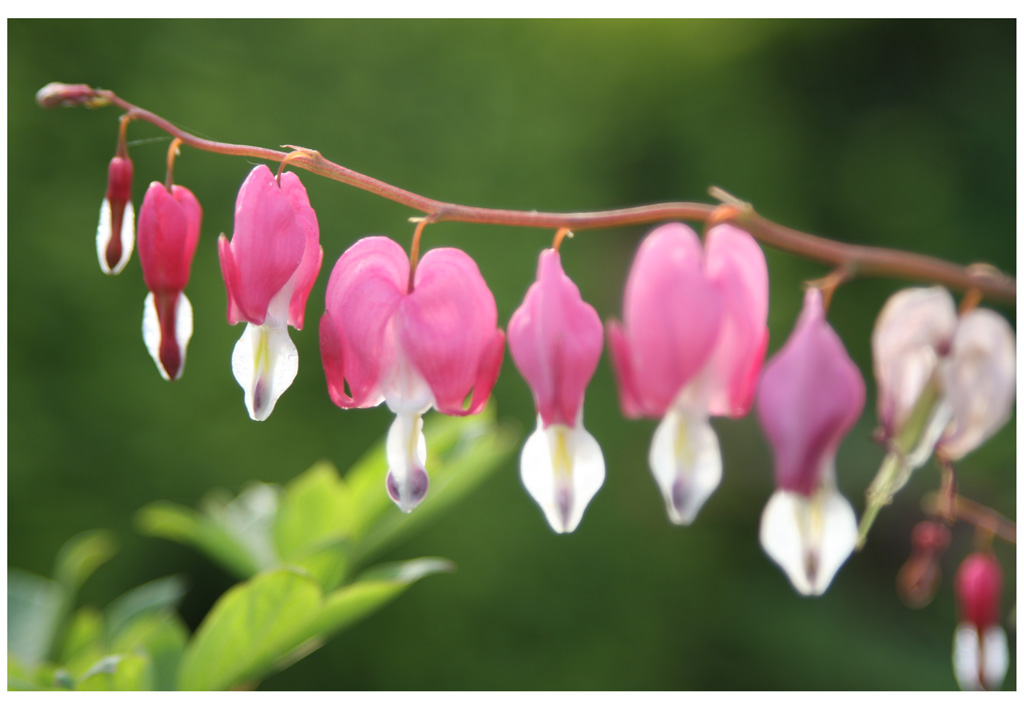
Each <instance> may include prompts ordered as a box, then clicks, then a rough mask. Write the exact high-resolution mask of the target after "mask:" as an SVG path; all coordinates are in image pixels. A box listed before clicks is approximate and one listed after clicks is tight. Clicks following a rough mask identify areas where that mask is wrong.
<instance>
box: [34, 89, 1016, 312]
mask: <svg viewBox="0 0 1024 710" xmlns="http://www.w3.org/2000/svg"><path fill="white" fill-rule="evenodd" d="M37 100H38V101H39V103H40V104H41V105H42V106H44V107H52V106H59V105H89V106H102V105H114V106H118V107H119V108H121V109H124V110H125V111H128V112H129V114H130V115H131V117H132V118H133V119H137V120H142V121H147V122H148V123H151V124H153V125H154V126H156V127H157V128H160V129H161V130H163V131H165V132H167V133H169V134H170V135H172V136H175V137H177V138H180V139H181V141H182V142H183V143H185V144H186V145H190V146H192V147H193V148H197V149H199V150H204V151H207V152H211V153H221V154H223V155H237V156H244V157H248V158H256V159H260V160H267V161H272V162H280V161H281V160H282V159H284V158H285V156H286V154H285V153H283V152H281V151H277V150H270V149H267V148H260V147H258V146H248V145H236V144H233V143H221V142H218V141H210V140H205V139H203V138H199V137H198V136H194V135H192V134H191V133H187V132H186V131H183V130H181V129H179V128H178V127H177V126H175V125H174V124H172V123H171V122H169V121H167V120H166V119H164V118H161V117H160V116H158V115H156V114H154V113H152V112H150V111H147V110H145V109H142V108H139V107H138V106H135V105H134V104H132V103H129V102H128V101H125V100H124V99H122V98H121V97H120V96H118V95H116V94H115V93H114V92H113V91H108V90H105V89H93V88H91V87H88V86H85V85H82V84H76V85H61V84H50V85H47V86H46V87H44V90H42V91H41V92H40V94H37ZM309 153H310V154H309V155H308V156H298V157H296V158H294V159H292V160H291V164H292V165H294V166H295V167H298V168H302V169H304V170H308V171H309V172H311V173H314V174H316V175H321V176H323V177H327V178H331V179H332V180H337V181H338V182H343V183H345V184H347V185H352V186H353V187H357V188H359V189H360V190H365V191H367V192H371V193H373V194H375V195H379V196H380V197H383V198H385V199H388V200H391V201H392V202H397V203H398V204H401V205H405V206H406V207H411V208H412V209H415V210H418V211H420V212H423V213H425V214H426V215H427V216H428V217H429V218H430V221H432V222H472V223H477V224H501V225H506V226H510V227H540V228H547V229H561V228H567V229H572V230H574V231H578V230H583V229H598V228H606V227H622V226H627V225H632V224H649V223H651V222H663V221H666V220H674V219H681V220H690V221H706V220H708V219H709V218H712V219H715V220H716V221H717V220H721V219H722V217H723V216H724V217H726V218H727V219H726V220H724V221H728V222H729V223H731V224H734V225H736V226H738V227H741V228H742V229H745V230H746V231H747V232H749V233H750V234H751V235H752V236H753V237H755V238H756V239H758V240H759V241H761V242H763V243H764V244H767V245H768V246H772V247H775V248H777V249H781V250H783V251H789V252H793V253H795V254H799V255H801V256H804V257H806V258H808V259H813V260H815V261H820V262H823V263H827V264H834V265H837V266H841V267H844V268H845V269H846V270H847V271H848V273H849V274H850V275H851V276H892V277H899V278H904V279H908V280H914V281H925V282H931V283H942V284H945V285H947V286H949V287H951V288H954V289H958V290H961V291H966V290H969V289H972V288H974V289H977V290H978V291H980V292H981V293H983V294H984V295H985V296H986V297H987V298H991V299H994V300H999V301H1004V302H1008V303H1015V302H1016V299H1017V281H1016V279H1014V278H1012V277H1009V276H1005V275H1003V274H998V273H996V274H993V273H991V272H986V271H984V270H978V269H970V268H968V267H963V266H959V265H957V264H953V263H951V262H948V261H943V260H942V259H936V258H934V257H931V256H926V255H923V254H915V253H912V252H906V251H900V250H897V249H889V248H886V247H868V246H858V245H854V244H844V243H842V242H837V241H834V240H832V239H825V238H824V237H817V236H814V235H812V234H806V233H804V232H800V231H797V230H795V229H790V228H789V227H784V226H782V225H780V224H776V223H775V222H772V221H771V220H769V219H766V218H765V217H762V216H761V215H759V214H757V212H755V211H754V209H753V208H752V207H751V206H750V205H749V204H747V203H744V202H742V201H740V200H737V199H736V198H733V197H732V196H731V195H728V193H725V192H724V191H722V190H720V189H718V188H712V194H713V195H714V196H716V197H718V198H719V199H721V200H722V201H723V202H724V203H726V204H727V205H728V207H730V208H731V209H730V210H729V211H728V212H724V211H722V210H720V208H721V207H722V205H708V204H702V203H696V202H665V203H660V204H653V205H643V206H640V207H627V208H624V209H617V210H606V211H601V212H565V213H559V212H533V211H528V212H524V211H519V210H502V209H490V208H486V207H470V206H467V205H458V204H454V203H451V202H442V201H440V200H434V199H431V198H429V197H424V196H422V195H418V194H416V193H414V192H410V191H408V190H403V189H402V188H400V187H396V186H394V185H389V184H388V183H386V182H383V181H381V180H377V179H376V178H372V177H369V176H367V175H363V174H361V173H357V172H356V171H354V170H350V169H348V168H346V167H344V166H341V165H338V164H337V163H332V162H331V161H329V160H327V159H326V158H324V157H323V156H322V155H320V154H319V153H317V152H315V151H309Z"/></svg>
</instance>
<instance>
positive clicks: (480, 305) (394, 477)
mask: <svg viewBox="0 0 1024 710" xmlns="http://www.w3.org/2000/svg"><path fill="white" fill-rule="evenodd" d="M326 300H327V310H326V311H325V312H324V315H323V317H322V318H321V319H320V354H321V356H322V357H323V363H324V373H325V374H326V376H327V389H328V391H329V393H330V395H331V399H332V400H333V401H334V403H335V404H337V405H338V406H339V407H341V408H343V409H350V408H353V407H374V406H376V405H378V404H380V403H381V402H385V403H386V404H387V406H388V408H389V409H390V410H391V411H392V412H394V413H395V415H396V417H395V422H394V424H392V425H391V429H390V430H389V431H388V438H387V458H388V466H389V468H390V470H389V471H388V475H387V478H386V487H387V491H388V494H389V495H390V496H391V498H392V500H394V501H395V502H396V503H397V504H398V506H399V507H400V508H401V509H402V510H404V511H405V512H409V511H411V510H412V509H413V508H415V507H416V506H417V505H418V504H419V503H420V502H421V501H422V500H423V497H424V496H425V495H426V493H427V486H428V483H429V481H428V477H427V471H426V467H425V461H426V441H425V439H424V438H423V420H422V415H423V413H424V412H426V411H427V410H428V409H430V408H431V407H434V408H435V409H437V410H438V411H439V412H441V413H443V414H450V415H455V416H462V415H466V414H476V413H478V412H480V411H481V410H482V409H483V408H484V405H485V404H486V403H487V398H488V397H489V396H490V393H491V388H492V387H494V382H495V381H496V380H497V379H498V370H499V369H500V368H501V359H502V356H503V355H504V348H505V334H504V333H503V332H502V331H501V330H500V329H498V327H497V322H498V314H497V308H496V307H495V304H494V296H493V295H492V294H491V292H490V290H489V289H488V288H487V284H486V283H484V279H483V277H482V276H481V275H480V270H479V269H478V268H477V266H476V263H475V262H474V261H473V260H472V259H471V258H470V257H469V256H468V255H467V254H466V253H465V252H462V251H460V250H458V249H433V250H431V251H429V252H427V253H426V254H425V255H424V256H423V258H422V259H421V260H420V262H419V266H418V267H417V269H416V274H415V278H414V280H413V283H412V284H410V283H409V259H408V257H407V256H406V254H405V251H404V250H403V249H402V248H401V247H400V246H399V245H398V244H396V243H395V242H393V241H391V240H390V239H388V238H387V237H367V238H365V239H360V240H359V241H358V242H356V243H355V244H353V245H352V246H351V247H349V249H348V250H347V251H346V252H345V253H344V254H342V255H341V258H339V259H338V263H337V264H335V265H334V270H333V271H332V272H331V278H330V281H329V282H328V283H327V298H326ZM346 386H347V388H348V392H346ZM470 391H472V393H473V396H472V400H471V402H470V404H469V407H468V408H465V409H464V408H463V402H464V401H465V399H466V398H467V396H469V393H470Z"/></svg>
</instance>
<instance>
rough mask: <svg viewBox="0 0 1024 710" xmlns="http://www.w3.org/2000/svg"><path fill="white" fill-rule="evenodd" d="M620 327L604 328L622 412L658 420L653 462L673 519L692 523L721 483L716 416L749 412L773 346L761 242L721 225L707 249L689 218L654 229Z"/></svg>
mask: <svg viewBox="0 0 1024 710" xmlns="http://www.w3.org/2000/svg"><path fill="white" fill-rule="evenodd" d="M623 311H624V321H625V323H624V325H620V324H619V323H617V322H614V321H613V322H611V323H610V324H609V327H608V338H609V345H610V347H611V354H612V362H613V364H614V365H615V372H616V375H617V379H618V385H619V396H620V401H621V404H622V410H623V412H624V413H625V414H626V416H628V417H658V418H662V421H661V424H660V425H659V426H658V429H657V431H656V432H655V434H654V439H653V441H652V443H651V450H650V456H649V463H650V466H651V470H652V472H653V473H654V477H655V479H656V480H657V482H658V485H659V487H660V488H661V492H662V495H663V497H664V499H665V504H666V507H667V509H668V514H669V518H670V519H671V520H672V522H674V523H676V524H688V523H690V522H692V521H693V519H694V518H695V517H696V515H697V512H698V511H699V510H700V508H701V506H702V505H703V504H704V502H705V501H706V500H707V499H708V497H709V496H710V495H711V494H712V493H713V492H714V490H715V488H717V487H718V484H719V482H720V481H721V478H722V459H721V453H720V451H719V447H718V439H717V437H716V436H715V432H714V430H713V429H712V428H711V426H710V425H709V422H708V419H709V417H710V416H728V417H742V416H744V415H745V414H746V413H747V411H748V410H749V409H750V405H751V403H752V401H753V397H754V392H755V389H756V386H757V380H758V375H759V373H760V370H761V363H762V361H763V360H764V353H765V349H766V347H767V345H768V330H767V327H766V325H765V323H766V320H767V316H768V270H767V266H766V264H765V260H764V254H763V253H762V252H761V248H760V247H759V246H758V245H757V242H755V241H754V239H753V238H752V237H751V236H750V235H749V234H747V233H746V232H743V231H742V230H739V229H737V228H735V227H732V226H729V225H719V226H717V227H714V228H712V229H711V230H709V232H708V235H707V244H706V245H705V247H704V249H703V250H702V249H701V244H700V240H699V239H698V237H697V235H696V233H695V232H694V231H693V230H692V229H690V228H689V227H687V226H686V225H683V224H666V225H663V226H661V227H658V228H657V229H655V230H653V231H652V232H651V233H650V234H649V235H648V236H647V238H646V239H644V242H643V244H641V245H640V249H639V251H638V252H637V255H636V258H635V259H634V261H633V266H632V268H631V269H630V272H629V278H628V279H627V281H626V294H625V299H624V306H623Z"/></svg>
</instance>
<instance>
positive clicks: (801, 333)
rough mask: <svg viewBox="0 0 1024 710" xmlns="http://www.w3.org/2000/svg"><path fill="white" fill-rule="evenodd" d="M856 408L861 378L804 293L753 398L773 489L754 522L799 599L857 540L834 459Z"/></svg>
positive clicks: (821, 584) (815, 590)
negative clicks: (770, 455) (770, 458)
mask: <svg viewBox="0 0 1024 710" xmlns="http://www.w3.org/2000/svg"><path fill="white" fill-rule="evenodd" d="M863 408H864V379H863V378H862V377H861V374H860V371H859V370H857V366H856V365H854V364H853V361H852V360H850V357H849V355H847V354H846V349H845V348H844V347H843V343H842V342H841V341H840V340H839V336H838V335H836V333H835V331H834V330H832V328H831V327H830V326H829V324H828V323H827V322H826V321H825V311H824V308H823V306H822V301H821V292H820V291H818V290H816V289H811V290H809V291H807V294H806V296H805V297H804V308H803V312H802V313H801V314H800V318H799V320H798V321H797V324H796V327H795V328H794V329H793V333H792V334H791V335H790V336H789V340H788V341H786V344H785V345H783V346H782V349H781V350H779V352H778V353H776V354H775V356H774V357H773V358H772V359H771V360H770V361H769V362H768V364H767V365H765V368H764V375H763V376H762V378H761V388H760V391H759V393H758V399H757V414H758V418H759V419H760V420H761V427H762V428H763V429H764V432H765V434H766V435H767V437H768V441H769V442H770V443H771V446H772V449H773V451H774V454H775V484H776V486H777V490H776V491H775V493H774V494H773V495H772V497H771V498H770V499H769V501H768V505H767V506H765V509H764V514H763V515H762V517H761V546H762V547H763V548H764V550H765V552H767V553H768V555H769V556H770V557H771V558H772V559H773V560H774V561H775V562H776V563H777V564H778V565H779V566H780V567H782V569H783V571H785V572H786V574H787V575H789V580H790V581H791V582H792V583H793V586H794V587H796V589H797V591H798V592H800V593H801V594H806V595H819V594H822V593H824V591H825V590H826V589H827V588H828V585H829V584H830V583H831V581H832V578H833V577H834V576H835V574H836V572H838V571H839V568H840V567H841V566H842V564H843V563H844V562H845V561H846V558H847V557H849V556H850V553H851V552H853V548H854V545H855V544H856V542H857V520H856V517H855V515H854V512H853V507H852V506H851V505H850V503H849V502H848V501H847V500H846V499H845V498H843V496H842V495H840V493H839V492H838V491H837V490H836V484H835V459H836V451H837V450H838V449H839V443H840V441H842V439H843V437H844V436H845V435H846V433H847V432H848V431H849V430H850V428H851V427H852V426H853V425H854V424H855V423H856V422H857V419H858V417H860V413H861V410H863Z"/></svg>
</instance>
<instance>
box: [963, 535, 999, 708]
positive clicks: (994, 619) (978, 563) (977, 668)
mask: <svg viewBox="0 0 1024 710" xmlns="http://www.w3.org/2000/svg"><path fill="white" fill-rule="evenodd" d="M955 584H956V596H957V601H958V602H959V606H960V624H959V625H958V626H957V627H956V633H955V635H954V636H953V670H954V672H955V673H956V680H957V683H959V684H960V688H961V689H963V690H998V689H999V687H1000V686H1001V685H1002V684H1003V678H1004V677H1005V676H1006V670H1007V668H1009V662H1010V654H1009V645H1008V644H1007V641H1006V632H1005V631H1004V630H1003V627H1001V626H1000V625H999V616H1000V611H999V605H1000V597H1001V596H1002V589H1003V572H1002V569H1001V568H1000V566H999V561H998V560H996V558H995V556H994V555H992V554H991V553H980V552H976V553H974V554H972V555H969V556H968V557H967V558H966V559H965V560H964V561H963V562H962V563H961V564H960V569H959V570H958V571H957V573H956V583H955Z"/></svg>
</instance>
